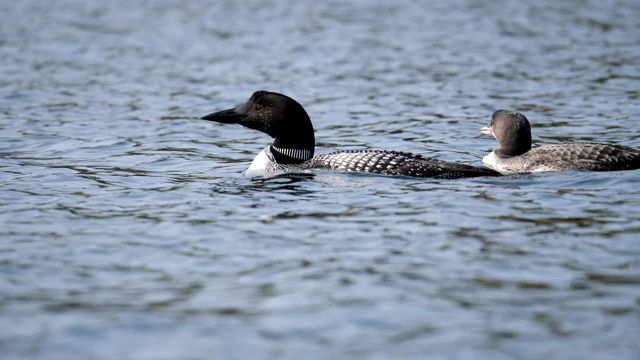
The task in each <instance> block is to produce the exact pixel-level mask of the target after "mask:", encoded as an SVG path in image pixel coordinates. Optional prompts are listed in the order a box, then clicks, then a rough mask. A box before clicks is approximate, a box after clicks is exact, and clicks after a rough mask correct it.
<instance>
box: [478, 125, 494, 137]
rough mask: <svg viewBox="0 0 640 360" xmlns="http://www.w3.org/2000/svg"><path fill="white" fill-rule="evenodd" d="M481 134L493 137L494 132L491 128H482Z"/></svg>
mask: <svg viewBox="0 0 640 360" xmlns="http://www.w3.org/2000/svg"><path fill="white" fill-rule="evenodd" d="M480 132H481V133H483V134H485V135H493V131H491V126H485V127H481V128H480Z"/></svg>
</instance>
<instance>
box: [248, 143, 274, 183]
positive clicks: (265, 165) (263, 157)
mask: <svg viewBox="0 0 640 360" xmlns="http://www.w3.org/2000/svg"><path fill="white" fill-rule="evenodd" d="M274 163H275V161H274V160H273V155H271V151H270V150H269V147H268V146H267V147H266V148H264V150H262V151H260V153H259V154H258V155H257V156H256V157H255V158H254V159H253V161H252V162H251V165H249V168H248V169H247V171H245V172H244V174H245V175H246V176H249V177H254V176H261V175H264V174H265V173H266V172H267V171H268V170H269V169H271V168H272V167H273V164H274Z"/></svg>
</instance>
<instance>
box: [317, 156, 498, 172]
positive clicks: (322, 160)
mask: <svg viewBox="0 0 640 360" xmlns="http://www.w3.org/2000/svg"><path fill="white" fill-rule="evenodd" d="M305 168H315V169H335V170H345V171H357V172H367V173H374V174H384V175H405V176H414V177H432V178H441V179H458V178H466V177H475V176H499V175H500V173H498V172H497V171H494V170H491V169H486V168H477V167H474V166H471V165H466V164H458V163H452V162H447V161H442V160H436V159H431V158H427V157H424V156H422V155H418V154H412V153H406V152H399V151H389V150H351V151H342V152H335V153H331V154H326V155H320V156H318V157H315V158H313V159H311V160H309V161H308V162H306V163H305Z"/></svg>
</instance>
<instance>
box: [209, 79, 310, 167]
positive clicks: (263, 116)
mask: <svg viewBox="0 0 640 360" xmlns="http://www.w3.org/2000/svg"><path fill="white" fill-rule="evenodd" d="M201 119H203V120H210V121H216V122H220V123H226V124H240V125H242V126H245V127H248V128H250V129H255V130H260V131H262V132H264V133H266V134H268V135H269V136H271V137H272V138H274V141H273V144H272V145H271V152H272V153H273V155H274V157H275V158H276V161H277V162H278V163H280V164H296V163H301V162H304V161H306V160H309V159H310V158H312V157H313V150H314V147H315V137H314V134H313V125H312V124H311V119H309V115H307V112H306V111H305V110H304V108H303V107H302V105H300V104H299V103H298V102H297V101H295V100H293V99H292V98H290V97H288V96H286V95H283V94H278V93H275V92H269V91H256V92H255V93H253V95H251V98H249V101H247V102H246V103H244V104H241V105H239V106H238V107H236V108H233V109H227V110H222V111H218V112H214V113H212V114H209V115H206V116H203V117H202V118H201ZM296 150H300V151H296ZM302 150H304V151H302Z"/></svg>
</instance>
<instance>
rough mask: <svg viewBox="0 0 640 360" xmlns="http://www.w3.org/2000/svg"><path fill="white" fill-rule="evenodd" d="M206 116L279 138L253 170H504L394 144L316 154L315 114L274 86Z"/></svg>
mask: <svg viewBox="0 0 640 360" xmlns="http://www.w3.org/2000/svg"><path fill="white" fill-rule="evenodd" d="M202 119H204V120H210V121H216V122H220V123H226V124H230V123H233V124H240V125H242V126H245V127H248V128H250V129H255V130H260V131H262V132H264V133H266V134H267V135H269V136H271V137H273V138H274V141H273V143H272V144H271V145H270V146H267V147H266V148H265V149H264V150H262V152H260V153H259V154H258V156H256V158H255V159H254V160H253V162H252V163H251V166H250V167H249V169H248V170H247V172H246V175H247V176H263V175H269V174H274V173H275V174H277V173H282V172H295V171H300V170H307V169H336V170H345V171H357V172H366V173H375V174H384V175H405V176H414V177H430V178H441V179H457V178H466V177H475V176H499V175H500V174H499V173H498V172H496V171H494V170H491V169H486V168H478V167H474V166H471V165H466V164H457V163H452V162H446V161H441V160H436V159H431V158H427V157H423V156H421V155H417V154H412V153H406V152H398V151H390V150H349V151H342V152H334V153H331V154H327V155H320V156H317V157H313V152H314V148H315V137H314V133H313V125H312V124H311V119H309V115H307V112H306V111H305V110H304V108H303V107H302V105H300V104H299V103H298V102H297V101H295V100H293V99H292V98H290V97H288V96H286V95H283V94H278V93H274V92H268V91H257V92H255V93H254V94H253V95H251V98H250V99H249V101H247V102H246V103H244V104H242V105H240V106H238V107H236V108H233V109H228V110H223V111H218V112H215V113H212V114H209V115H206V116H204V117H202Z"/></svg>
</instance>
